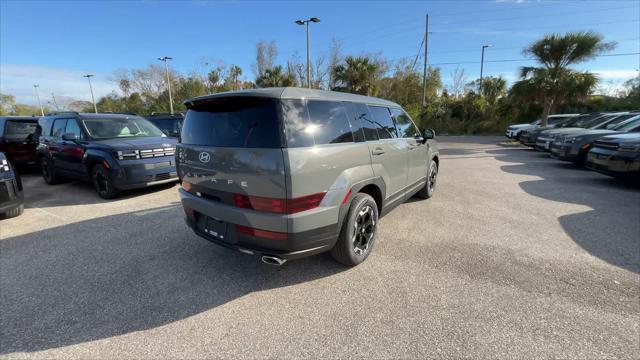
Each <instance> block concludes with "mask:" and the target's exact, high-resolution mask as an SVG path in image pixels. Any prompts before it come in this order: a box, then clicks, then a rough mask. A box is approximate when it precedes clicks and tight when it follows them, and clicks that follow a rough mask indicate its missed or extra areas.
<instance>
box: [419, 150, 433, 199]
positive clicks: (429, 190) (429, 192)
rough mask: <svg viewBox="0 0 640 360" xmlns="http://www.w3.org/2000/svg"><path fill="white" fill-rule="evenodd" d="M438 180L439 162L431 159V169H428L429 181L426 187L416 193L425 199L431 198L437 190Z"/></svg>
mask: <svg viewBox="0 0 640 360" xmlns="http://www.w3.org/2000/svg"><path fill="white" fill-rule="evenodd" d="M437 180H438V164H437V163H436V162H435V161H433V159H431V162H430V163H429V171H427V183H426V184H424V187H423V188H422V189H420V191H418V192H417V193H416V196H417V197H419V198H423V199H429V198H430V197H432V196H433V193H434V192H435V191H436V184H437Z"/></svg>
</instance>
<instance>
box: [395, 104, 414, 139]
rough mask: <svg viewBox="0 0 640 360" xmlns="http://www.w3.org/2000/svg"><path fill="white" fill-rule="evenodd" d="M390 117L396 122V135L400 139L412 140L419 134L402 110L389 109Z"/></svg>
mask: <svg viewBox="0 0 640 360" xmlns="http://www.w3.org/2000/svg"><path fill="white" fill-rule="evenodd" d="M391 115H393V119H394V120H395V121H396V128H397V129H398V135H399V136H400V137H401V138H414V137H416V136H417V135H418V134H419V132H418V129H417V128H416V126H415V125H414V124H413V120H411V118H410V117H409V115H407V113H405V112H404V111H402V109H398V108H391Z"/></svg>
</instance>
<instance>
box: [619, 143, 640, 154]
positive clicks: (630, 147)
mask: <svg viewBox="0 0 640 360" xmlns="http://www.w3.org/2000/svg"><path fill="white" fill-rule="evenodd" d="M618 151H630V152H634V151H637V152H640V144H620V146H618Z"/></svg>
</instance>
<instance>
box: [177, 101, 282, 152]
mask: <svg viewBox="0 0 640 360" xmlns="http://www.w3.org/2000/svg"><path fill="white" fill-rule="evenodd" d="M278 113H279V110H278V102H277V100H275V99H269V98H258V97H241V96H235V97H226V98H214V99H211V100H209V101H204V102H202V103H198V104H195V105H193V106H192V107H191V108H189V110H188V111H187V114H186V116H185V119H184V125H183V128H182V142H183V143H184V144H188V145H202V146H217V147H240V148H277V147H280V146H281V141H280V126H279V122H278Z"/></svg>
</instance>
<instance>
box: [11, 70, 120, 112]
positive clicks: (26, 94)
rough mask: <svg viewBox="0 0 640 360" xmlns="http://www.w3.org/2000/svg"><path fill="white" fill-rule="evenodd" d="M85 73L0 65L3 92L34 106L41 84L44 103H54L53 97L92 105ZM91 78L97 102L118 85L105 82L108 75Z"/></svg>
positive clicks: (98, 74) (41, 95)
mask: <svg viewBox="0 0 640 360" xmlns="http://www.w3.org/2000/svg"><path fill="white" fill-rule="evenodd" d="M84 74H86V72H84V71H81V70H71V69H61V68H53V67H46V66H38V65H28V64H0V92H2V93H3V94H11V95H14V96H15V97H16V101H17V102H19V103H24V104H32V105H35V104H36V103H37V101H36V99H35V92H34V89H33V84H38V85H40V87H39V88H38V91H39V93H40V98H41V99H42V101H43V103H45V104H46V102H47V101H48V100H51V93H55V95H56V97H58V96H59V97H61V98H62V97H64V98H72V99H77V100H86V101H91V93H90V92H89V83H88V82H87V79H86V78H84V77H82V75H84ZM94 74H95V77H93V78H91V82H92V84H93V90H94V92H95V96H96V99H97V98H99V97H100V96H104V95H106V94H108V93H110V92H111V91H113V90H117V87H116V86H115V84H113V83H112V82H110V81H109V80H107V79H106V75H105V74H100V73H94Z"/></svg>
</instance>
